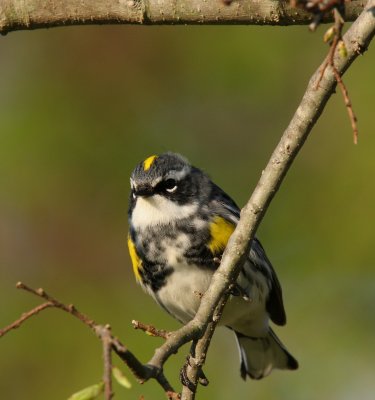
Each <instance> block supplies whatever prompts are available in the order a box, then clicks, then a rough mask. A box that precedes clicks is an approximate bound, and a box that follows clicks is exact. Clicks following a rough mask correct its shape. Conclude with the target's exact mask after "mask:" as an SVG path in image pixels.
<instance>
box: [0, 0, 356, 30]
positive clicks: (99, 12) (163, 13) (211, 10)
mask: <svg viewBox="0 0 375 400" xmlns="http://www.w3.org/2000/svg"><path fill="white" fill-rule="evenodd" d="M362 10H363V1H360V0H353V1H351V2H349V3H348V4H347V6H346V16H345V19H346V21H354V20H355V19H356V18H357V17H358V16H359V14H360V13H361V12H362ZM328 21H332V18H331V17H328V19H327V20H326V22H328ZM310 22H311V15H310V14H309V13H307V12H306V11H303V10H301V9H298V8H292V7H291V6H290V5H289V1H285V0H282V1H280V0H262V1H259V0H234V1H233V2H232V3H231V4H230V5H226V4H224V2H223V1H221V0H213V1H205V0H177V1H175V0H158V1H156V0H150V1H148V0H89V1H82V0H65V1H61V0H48V1H46V0H1V2H0V33H1V34H3V35H4V34H6V33H8V32H11V31H15V30H25V29H38V28H51V27H57V26H65V25H93V24H140V25H173V24H198V25H210V24H219V25H224V24H242V25H306V24H309V23H310Z"/></svg>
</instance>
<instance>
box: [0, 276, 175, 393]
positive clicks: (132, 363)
mask: <svg viewBox="0 0 375 400" xmlns="http://www.w3.org/2000/svg"><path fill="white" fill-rule="evenodd" d="M16 287H17V289H22V290H25V291H26V292H29V293H31V294H33V295H35V296H37V297H39V298H42V299H44V300H47V302H46V303H43V304H41V305H39V306H37V307H35V308H33V309H32V310H30V311H28V312H26V313H24V314H23V315H22V316H21V318H19V319H17V320H16V321H14V322H13V323H11V324H10V325H8V326H6V327H5V328H3V329H1V330H0V337H1V336H3V335H5V334H6V333H7V332H9V331H10V330H12V329H15V328H18V327H20V326H21V325H22V324H23V323H24V322H25V321H26V320H27V319H29V318H30V317H32V316H34V315H36V314H38V313H39V312H41V311H43V310H45V309H47V308H57V309H59V310H62V311H65V312H67V313H68V314H70V315H73V316H74V317H76V318H77V319H79V320H80V321H81V322H82V323H84V324H85V325H86V326H88V327H89V328H90V329H91V330H92V331H93V332H94V333H95V334H96V336H97V337H98V338H99V339H100V340H101V342H102V344H103V362H104V374H103V381H104V384H105V396H106V397H105V398H106V400H110V399H111V398H112V396H113V393H112V375H111V371H112V362H111V352H112V351H114V352H115V353H116V354H117V355H118V356H119V357H120V359H121V360H122V361H123V362H124V363H125V364H126V365H127V366H128V367H129V369H130V370H131V371H132V372H133V374H134V375H135V377H136V378H137V379H138V380H139V381H140V382H145V381H147V380H148V379H155V380H156V381H157V382H158V383H159V384H160V386H161V387H162V388H163V389H164V392H165V393H166V395H167V398H168V399H172V400H176V399H178V398H179V394H178V393H177V392H175V390H174V389H173V387H172V386H171V385H170V383H169V382H168V380H167V378H166V377H165V375H164V374H163V372H162V369H161V368H155V367H154V366H150V365H147V364H146V365H144V364H142V363H141V362H140V361H139V360H138V358H137V357H135V355H134V354H133V353H132V352H131V351H129V350H128V349H127V348H126V347H125V346H124V345H123V344H122V343H121V342H120V340H119V339H118V338H116V337H114V336H113V335H112V333H111V329H110V326H109V325H100V324H97V323H96V322H95V321H94V320H93V319H91V318H89V317H88V316H87V315H85V314H83V313H81V312H80V311H78V310H77V309H76V308H75V307H74V306H73V305H72V304H70V305H66V304H64V303H62V302H60V301H59V300H57V299H56V298H54V297H52V296H51V295H49V294H48V293H47V292H46V291H45V290H44V289H42V288H39V289H33V288H31V287H29V286H27V285H25V284H24V283H22V282H18V283H17V284H16Z"/></svg>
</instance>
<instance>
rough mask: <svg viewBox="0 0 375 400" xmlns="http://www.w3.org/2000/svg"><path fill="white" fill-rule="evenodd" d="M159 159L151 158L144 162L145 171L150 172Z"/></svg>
mask: <svg viewBox="0 0 375 400" xmlns="http://www.w3.org/2000/svg"><path fill="white" fill-rule="evenodd" d="M157 158H158V156H150V157H148V158H146V159H145V160H144V161H143V169H144V171H148V170H149V169H150V168H151V165H152V164H153V162H154V161H155V160H156V159H157Z"/></svg>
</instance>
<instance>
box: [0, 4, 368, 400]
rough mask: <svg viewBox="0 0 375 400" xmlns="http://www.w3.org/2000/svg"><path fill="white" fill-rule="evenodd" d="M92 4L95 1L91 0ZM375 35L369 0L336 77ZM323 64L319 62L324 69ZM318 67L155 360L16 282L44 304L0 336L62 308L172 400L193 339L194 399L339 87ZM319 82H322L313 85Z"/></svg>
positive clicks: (187, 392)
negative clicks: (230, 300)
mask: <svg viewBox="0 0 375 400" xmlns="http://www.w3.org/2000/svg"><path fill="white" fill-rule="evenodd" d="M30 1H31V0H30ZM3 3H5V4H7V3H8V2H7V1H3ZM61 3H62V2H61ZM61 3H59V4H61ZM67 3H68V2H67ZM67 3H64V4H65V5H66V7H68V5H67ZM93 3H95V2H94V1H93ZM17 4H18V3H17ZM22 4H27V0H23V1H22ZM48 4H49V3H48ZM118 4H120V3H118ZM232 4H235V3H232ZM46 7H47V6H46ZM47 11H48V10H47ZM3 17H4V6H3V4H2V5H1V6H0V21H4V18H3ZM1 24H2V22H0V30H1V26H4V25H1ZM374 34H375V0H369V1H368V3H367V5H366V6H365V8H364V10H363V12H362V13H361V15H360V16H359V18H358V19H357V20H356V21H355V22H354V23H353V25H352V26H351V28H350V29H349V30H348V32H347V33H346V34H345V35H344V37H343V40H344V42H345V46H346V49H347V56H346V57H345V58H344V57H342V56H339V55H338V54H336V53H337V52H336V53H335V54H334V57H333V60H334V66H335V69H336V71H337V73H339V74H340V76H341V75H342V74H343V73H344V72H345V71H346V70H347V69H348V68H349V66H350V65H351V63H352V62H353V61H354V60H355V59H356V58H357V57H358V55H361V54H363V52H364V51H365V50H367V47H368V45H369V43H370V42H371V40H372V38H373V36H374ZM325 64H326V63H323V64H322V66H324V65H325ZM322 66H321V67H319V68H318V69H317V71H316V72H315V73H314V75H313V76H312V78H311V80H310V82H309V84H308V87H307V89H306V92H305V94H304V96H303V98H302V101H301V103H300V105H299V106H298V108H297V110H296V112H295V114H294V116H293V118H292V120H291V122H290V124H289V126H288V127H287V129H286V130H285V132H284V134H283V136H282V138H281V140H280V142H279V144H278V145H277V147H276V149H275V150H274V152H273V154H272V156H271V158H270V161H269V162H268V165H267V166H266V168H265V170H264V171H263V173H262V175H261V177H260V180H259V183H258V185H257V186H256V188H255V190H254V192H253V194H252V196H251V198H250V200H249V201H248V203H247V204H246V205H245V207H244V208H243V209H242V211H241V218H240V221H239V223H238V225H237V228H236V230H235V231H234V233H233V235H232V236H231V238H230V241H229V243H228V246H227V249H226V251H225V253H224V255H223V259H222V262H221V265H220V267H219V268H218V270H217V271H216V272H215V274H214V275H213V278H212V283H211V285H210V287H209V289H208V290H207V292H206V293H205V294H204V295H203V297H202V301H201V304H200V307H199V310H198V312H197V314H196V316H195V318H194V319H193V320H192V321H190V322H189V323H188V324H186V325H185V326H183V327H181V328H180V329H179V330H177V331H175V332H170V333H168V334H166V340H165V342H164V344H163V345H162V346H160V347H159V348H158V349H156V351H155V354H154V356H153V357H152V358H151V360H150V361H149V363H148V364H146V365H144V364H142V363H141V362H140V361H139V360H138V359H137V358H136V357H135V355H134V354H133V353H131V352H130V351H129V350H128V349H127V348H126V347H125V346H124V345H123V344H122V343H121V342H120V341H119V340H118V339H117V338H115V337H114V336H113V335H112V334H111V332H110V330H109V327H108V326H102V325H98V324H96V323H95V322H94V321H93V320H91V319H90V318H89V317H87V316H86V315H84V314H82V313H80V312H79V311H78V310H76V309H75V307H74V306H73V305H68V306H66V305H64V304H63V303H60V302H59V301H58V300H56V299H54V298H53V297H51V296H49V295H48V294H47V293H45V292H44V291H43V290H42V289H39V290H33V289H31V288H28V287H26V286H25V285H23V284H19V285H18V287H19V288H21V289H24V290H27V291H29V292H31V293H33V294H35V295H37V296H39V297H40V298H42V299H44V300H45V303H43V304H42V305H40V306H38V307H36V308H34V309H33V310H31V311H30V312H28V313H26V314H24V315H23V316H22V317H21V318H20V319H19V320H17V321H15V322H14V323H13V324H11V325H9V326H8V327H6V328H5V329H3V330H2V331H0V337H1V336H2V335H3V334H5V333H7V332H9V331H10V330H11V329H14V328H16V327H18V326H20V325H21V324H22V323H23V322H24V321H26V320H27V319H28V318H30V317H31V316H33V315H36V314H37V313H38V312H40V311H42V310H44V309H46V308H49V307H55V308H59V309H62V310H63V311H65V312H68V313H70V314H71V315H73V316H75V317H76V318H78V319H79V320H81V322H83V323H85V324H86V325H87V326H89V327H90V328H91V329H92V330H93V331H94V332H95V333H96V335H97V336H98V337H99V338H100V339H101V340H102V342H103V350H104V358H105V365H107V366H110V365H111V360H110V357H109V355H108V350H109V348H108V343H110V345H111V349H112V350H113V351H115V352H116V354H117V355H118V356H119V357H120V358H121V359H122V360H123V361H124V362H125V363H126V364H127V365H128V366H129V368H130V369H131V370H132V372H133V373H134V375H135V376H136V377H137V378H138V379H139V380H141V381H143V382H144V381H146V380H148V379H150V378H154V379H156V380H157V381H158V382H159V384H160V385H161V386H162V387H163V389H164V390H165V391H166V393H167V394H168V396H170V397H173V398H178V396H177V394H176V393H175V392H173V389H172V387H171V386H170V384H169V383H168V381H167V379H166V377H165V376H164V374H163V365H164V363H165V362H166V361H167V360H168V358H169V357H170V356H171V355H172V354H174V353H175V352H177V351H178V349H179V348H180V347H181V346H182V345H183V344H185V343H187V342H189V341H192V340H193V342H194V343H193V350H194V352H193V353H192V354H191V355H190V357H189V362H188V363H187V366H186V370H185V376H187V378H188V379H189V380H191V383H192V385H189V386H188V387H187V388H186V387H185V388H184V389H183V393H182V399H185V400H187V399H193V398H194V396H195V391H196V387H197V383H198V381H199V379H200V378H201V376H202V375H201V367H202V365H203V363H204V362H205V358H206V354H207V350H208V346H209V342H210V340H211V337H212V334H213V333H214V330H215V325H216V324H217V322H218V320H219V317H220V314H221V311H222V309H223V307H224V305H225V301H226V297H227V296H228V288H229V287H230V285H231V284H232V283H233V282H234V281H235V279H236V276H237V274H238V272H239V267H240V265H241V262H242V260H243V259H244V258H245V257H246V256H247V254H248V250H249V247H250V243H251V240H252V238H253V237H254V234H255V232H256V230H257V227H258V225H259V223H260V221H261V220H262V218H263V216H264V214H265V212H266V210H267V208H268V207H269V204H270V202H271V201H272V198H273V196H274V195H275V193H276V192H277V190H278V188H279V187H280V185H281V183H282V181H283V179H284V177H285V175H286V173H287V171H288V170H289V168H290V166H291V164H292V163H293V161H294V159H295V157H296V156H297V154H298V152H299V150H300V149H301V147H302V145H303V144H304V142H305V140H306V139H307V137H308V135H309V133H310V131H311V129H312V127H313V126H314V124H315V123H316V121H317V120H318V118H319V117H320V115H321V113H322V111H323V109H324V107H325V105H326V103H327V102H328V100H329V98H330V97H331V95H332V94H333V93H334V90H335V87H336V84H337V79H336V77H335V73H336V71H334V70H333V68H332V65H329V66H328V67H327V68H326V70H325V72H324V75H323V77H321V68H322ZM319 79H321V80H320V83H319V85H318V87H317V82H318V80H319ZM103 329H104V331H103ZM145 330H146V331H147V330H149V329H147V326H145ZM155 332H156V331H155ZM108 368H109V367H108ZM108 368H107V367H106V368H105V374H104V376H105V378H104V380H105V381H107V385H106V394H107V398H108V399H109V398H110V397H111V396H112V390H111V386H110V382H109V381H110V379H109V374H108Z"/></svg>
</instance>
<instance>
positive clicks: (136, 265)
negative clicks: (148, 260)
mask: <svg viewBox="0 0 375 400" xmlns="http://www.w3.org/2000/svg"><path fill="white" fill-rule="evenodd" d="M128 247H129V254H130V258H131V260H132V264H133V271H134V275H135V279H136V280H137V281H140V280H141V274H140V273H139V270H140V269H141V268H142V260H141V259H140V258H139V256H138V254H137V250H136V248H135V244H134V243H133V241H132V240H131V238H130V235H128Z"/></svg>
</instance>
